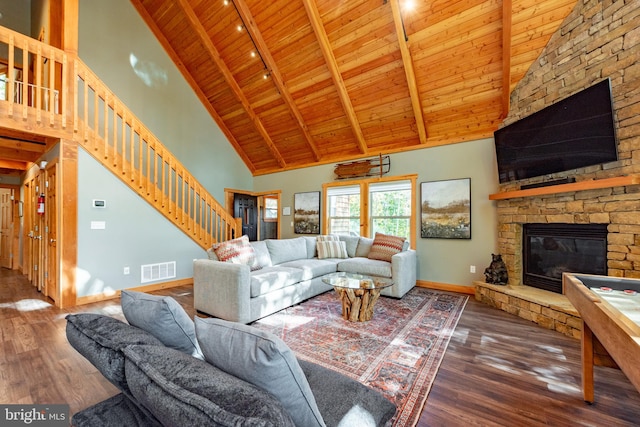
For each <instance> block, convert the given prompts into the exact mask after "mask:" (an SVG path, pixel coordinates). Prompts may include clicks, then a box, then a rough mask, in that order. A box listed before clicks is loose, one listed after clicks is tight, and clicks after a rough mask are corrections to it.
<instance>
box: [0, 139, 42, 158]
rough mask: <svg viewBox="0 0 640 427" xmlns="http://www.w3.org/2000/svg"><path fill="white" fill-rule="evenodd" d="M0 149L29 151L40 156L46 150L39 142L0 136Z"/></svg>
mask: <svg viewBox="0 0 640 427" xmlns="http://www.w3.org/2000/svg"><path fill="white" fill-rule="evenodd" d="M0 147H2V148H11V149H14V150H22V151H31V152H35V153H40V154H42V153H44V152H45V151H46V149H47V146H46V145H45V144H43V143H40V142H30V141H24V140H19V139H15V138H7V137H3V136H0Z"/></svg>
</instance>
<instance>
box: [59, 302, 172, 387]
mask: <svg viewBox="0 0 640 427" xmlns="http://www.w3.org/2000/svg"><path fill="white" fill-rule="evenodd" d="M66 319H67V329H66V332H67V340H68V341H69V344H71V346H72V347H73V348H75V349H76V350H77V351H78V353H80V354H81V355H83V356H84V357H86V358H87V360H88V361H89V362H91V364H92V365H93V366H95V367H96V368H97V369H98V371H100V373H101V374H102V375H104V376H105V378H106V379H108V380H109V381H111V383H112V384H113V385H115V386H116V387H118V388H119V389H120V390H121V391H123V392H125V393H127V394H129V387H128V386H127V381H126V379H125V374H124V354H123V353H122V350H123V349H124V348H125V347H127V346H128V345H131V344H146V345H156V346H158V347H162V348H165V347H164V346H163V345H162V343H161V342H160V340H158V339H157V338H156V337H154V336H153V335H152V334H150V333H149V332H146V331H143V330H142V329H140V328H136V327H134V326H131V325H128V324H126V323H125V322H123V321H122V320H118V319H115V318H113V317H109V316H104V315H102V314H93V313H79V314H68V315H67V317H66Z"/></svg>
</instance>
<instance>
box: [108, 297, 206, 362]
mask: <svg viewBox="0 0 640 427" xmlns="http://www.w3.org/2000/svg"><path fill="white" fill-rule="evenodd" d="M120 303H121V305H122V312H123V313H124V317H125V318H126V319H127V322H129V324H130V325H132V326H135V327H137V328H140V329H142V330H144V331H147V332H149V333H150V334H151V335H153V336H154V337H156V338H158V339H159V340H160V341H162V343H163V344H164V345H166V346H167V347H171V348H175V349H176V350H180V351H182V352H184V353H187V354H190V355H192V356H194V357H197V358H198V359H204V357H203V355H202V352H201V351H200V346H199V345H198V340H197V338H196V330H195V326H194V325H193V320H191V318H190V317H189V315H188V314H187V312H186V311H184V308H182V306H181V305H180V304H178V302H177V301H176V300H174V299H173V298H171V297H168V296H159V295H149V294H145V293H143V292H135V291H122V294H121V296H120Z"/></svg>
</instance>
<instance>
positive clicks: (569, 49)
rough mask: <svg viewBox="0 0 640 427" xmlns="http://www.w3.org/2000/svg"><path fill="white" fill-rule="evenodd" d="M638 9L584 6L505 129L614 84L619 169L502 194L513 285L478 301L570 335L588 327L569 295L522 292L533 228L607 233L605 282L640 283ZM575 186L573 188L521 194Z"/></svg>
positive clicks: (532, 77) (487, 290)
mask: <svg viewBox="0 0 640 427" xmlns="http://www.w3.org/2000/svg"><path fill="white" fill-rule="evenodd" d="M639 12H640V2H626V3H625V2H624V1H621V0H617V1H609V2H601V1H597V0H578V2H577V3H576V6H575V8H574V10H573V11H572V12H571V13H570V14H569V15H568V16H567V18H566V19H565V21H564V22H563V24H562V25H561V26H560V28H559V29H558V31H556V33H555V34H554V35H553V36H552V37H551V39H550V40H549V42H548V43H547V45H546V47H545V49H544V50H543V52H542V53H541V54H540V56H539V57H538V59H537V61H536V62H535V63H534V64H533V65H532V66H531V68H530V69H529V70H527V72H526V74H525V75H524V77H523V78H522V79H521V80H520V81H519V82H518V84H517V85H516V86H515V88H513V90H512V92H511V97H510V108H509V112H508V115H507V118H506V119H505V121H504V124H505V125H506V124H510V123H512V122H514V121H516V120H519V119H521V118H523V117H526V116H528V115H530V114H532V113H534V112H536V111H538V110H540V109H542V108H544V107H545V106H548V105H551V104H553V103H555V102H557V101H559V100H560V99H564V98H566V97H567V96H569V95H571V94H573V93H576V92H578V91H580V90H582V89H584V88H587V87H589V86H591V85H593V84H594V83H596V82H599V81H601V80H603V79H605V78H609V79H610V81H611V88H612V95H613V107H614V112H615V125H616V132H617V136H618V158H619V160H618V161H617V162H613V163H609V164H606V165H602V166H593V167H587V168H582V169H577V170H572V171H568V172H564V173H559V174H553V175H549V176H543V177H538V178H532V179H529V180H522V181H517V182H514V183H508V184H502V185H501V186H500V188H499V190H498V192H497V193H495V194H492V195H491V196H490V199H492V200H495V201H496V210H497V216H498V247H497V251H498V253H500V254H502V257H503V259H504V261H505V263H506V265H507V270H508V272H509V284H508V285H507V286H498V285H490V284H486V283H481V282H480V283H479V282H476V283H475V285H476V299H478V300H481V301H484V302H487V303H489V304H492V305H494V306H496V307H499V308H501V309H503V310H505V311H508V312H510V313H513V314H516V315H519V316H520V317H523V318H526V319H529V320H532V321H534V322H536V323H538V324H540V325H542V326H545V327H548V328H550V329H555V330H557V331H560V332H563V333H565V334H567V335H570V336H574V337H579V332H580V328H581V320H580V318H579V317H578V314H577V312H576V311H575V309H573V307H572V306H571V304H569V303H568V301H567V300H566V298H564V295H561V294H558V293H555V292H549V291H547V290H542V289H538V288H535V287H531V286H527V285H525V284H523V262H524V260H523V257H522V249H523V248H522V241H523V230H524V225H525V224H577V225H599V226H601V227H603V228H606V261H605V262H606V265H605V267H604V268H605V270H606V272H605V274H607V275H610V276H616V277H629V278H640V186H639V185H638V184H640V175H638V173H639V171H640V88H638V81H640V66H639V65H638V64H637V58H638V57H639V56H640V13H639ZM564 178H574V179H575V182H574V183H569V184H561V185H556V186H550V187H540V188H529V189H521V186H522V185H527V184H534V185H535V184H540V183H544V182H547V181H550V180H555V179H564Z"/></svg>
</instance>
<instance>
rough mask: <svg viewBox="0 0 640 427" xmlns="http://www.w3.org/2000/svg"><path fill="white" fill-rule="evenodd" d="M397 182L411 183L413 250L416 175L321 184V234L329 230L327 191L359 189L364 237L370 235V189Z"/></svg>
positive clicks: (411, 239)
mask: <svg viewBox="0 0 640 427" xmlns="http://www.w3.org/2000/svg"><path fill="white" fill-rule="evenodd" d="M394 181H396V182H399V181H409V182H410V183H411V208H410V212H411V217H410V220H409V245H410V247H411V248H412V249H415V241H416V237H415V236H416V226H417V213H416V206H417V205H416V203H417V202H416V197H417V196H416V195H417V189H416V187H417V181H418V175H417V174H410V175H399V176H392V177H376V178H366V179H358V180H349V181H339V182H329V183H325V184H322V198H323V202H324V203H323V210H324V212H323V213H324V215H323V221H322V227H321V229H322V233H323V234H328V232H329V231H328V230H329V220H330V218H331V217H330V216H329V213H330V212H329V200H328V190H329V189H330V188H335V187H355V186H358V187H359V188H360V235H361V236H366V237H373V236H370V234H371V226H370V216H371V212H370V200H369V195H370V187H371V186H372V185H375V184H379V183H392V182H394Z"/></svg>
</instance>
